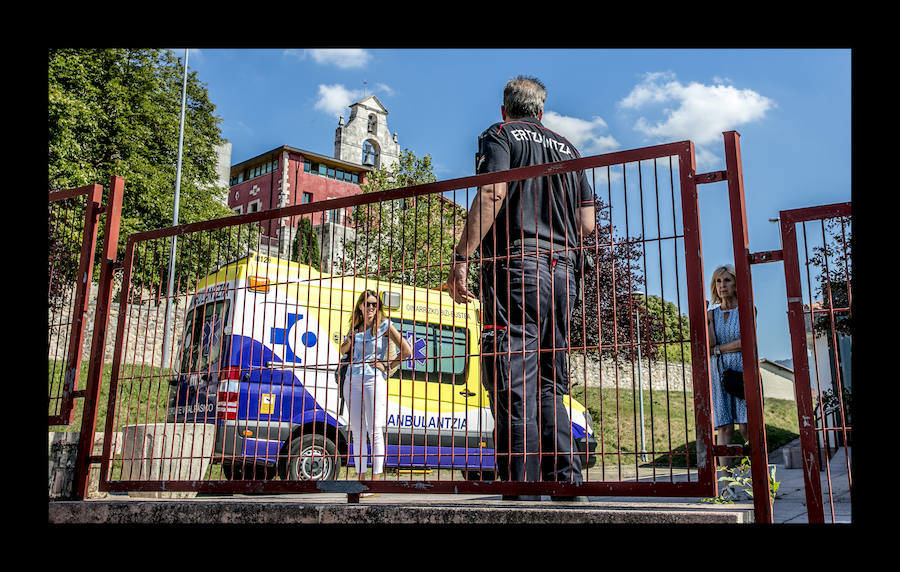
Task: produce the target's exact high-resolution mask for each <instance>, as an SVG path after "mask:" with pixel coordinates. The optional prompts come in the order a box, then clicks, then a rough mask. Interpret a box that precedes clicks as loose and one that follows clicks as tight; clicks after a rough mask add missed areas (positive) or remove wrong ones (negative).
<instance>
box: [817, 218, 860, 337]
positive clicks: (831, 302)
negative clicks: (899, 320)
mask: <svg viewBox="0 0 900 572" xmlns="http://www.w3.org/2000/svg"><path fill="white" fill-rule="evenodd" d="M822 224H823V228H822V234H823V236H824V238H823V244H822V246H816V247H814V248H813V249H812V251H813V255H812V256H811V257H810V259H809V266H810V267H811V269H812V270H813V272H814V273H815V274H816V285H815V290H814V295H815V296H816V298H817V300H819V301H821V303H822V308H823V309H826V310H828V309H832V308H833V309H834V310H835V311H834V314H833V318H834V321H833V324H832V315H831V314H828V313H822V314H817V315H816V319H815V321H814V323H815V329H816V331H817V332H819V333H821V332H826V333H829V334H828V335H827V336H826V337H827V339H828V344H829V346H830V345H831V344H832V338H831V335H830V332H831V328H832V325H833V326H834V329H835V331H836V332H837V333H839V334H843V335H845V336H851V335H852V330H853V328H852V318H851V315H850V312H849V311H847V310H844V308H849V307H850V292H851V286H850V285H851V283H852V277H853V256H852V248H851V245H852V241H853V235H852V226H851V217H837V218H831V219H827V220H826V221H824V222H823V223H822Z"/></svg>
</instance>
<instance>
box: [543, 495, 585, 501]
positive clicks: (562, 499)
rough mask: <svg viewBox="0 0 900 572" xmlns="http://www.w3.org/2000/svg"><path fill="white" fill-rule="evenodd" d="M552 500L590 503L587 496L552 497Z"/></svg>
mask: <svg viewBox="0 0 900 572" xmlns="http://www.w3.org/2000/svg"><path fill="white" fill-rule="evenodd" d="M550 500H552V501H560V502H590V500H589V499H588V498H587V497H586V496H583V495H578V496H571V497H566V496H551V497H550Z"/></svg>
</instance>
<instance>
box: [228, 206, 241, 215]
mask: <svg viewBox="0 0 900 572" xmlns="http://www.w3.org/2000/svg"><path fill="white" fill-rule="evenodd" d="M231 210H233V211H234V214H244V205H238V206H236V207H234V208H233V209H231Z"/></svg>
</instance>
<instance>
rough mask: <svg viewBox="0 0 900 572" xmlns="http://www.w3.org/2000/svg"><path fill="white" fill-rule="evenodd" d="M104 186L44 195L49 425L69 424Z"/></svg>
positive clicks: (79, 363) (78, 369)
mask: <svg viewBox="0 0 900 572" xmlns="http://www.w3.org/2000/svg"><path fill="white" fill-rule="evenodd" d="M102 200H103V187H102V186H100V185H89V186H85V187H80V188H77V189H68V190H64V191H55V192H51V193H50V194H49V205H50V206H49V212H48V220H49V224H48V229H47V230H48V238H49V252H48V281H47V282H48V294H47V299H48V303H49V305H50V309H49V311H48V317H49V322H50V323H49V328H48V329H49V350H48V358H49V372H48V373H49V387H48V401H49V424H50V425H68V424H69V423H71V422H72V415H73V404H74V403H73V402H74V398H73V395H74V392H75V391H76V390H77V384H78V376H79V372H80V371H81V352H82V346H83V343H84V328H85V323H84V320H85V316H86V314H87V311H88V301H89V298H88V297H89V294H90V286H91V275H92V273H93V264H94V248H95V246H94V245H95V243H96V241H97V221H98V219H99V217H100V210H101V209H100V204H101V202H102Z"/></svg>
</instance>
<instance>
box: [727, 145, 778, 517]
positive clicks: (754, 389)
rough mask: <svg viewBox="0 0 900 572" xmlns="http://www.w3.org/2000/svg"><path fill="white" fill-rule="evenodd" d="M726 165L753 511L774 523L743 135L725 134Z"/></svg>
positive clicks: (756, 515) (757, 515) (755, 514)
mask: <svg viewBox="0 0 900 572" xmlns="http://www.w3.org/2000/svg"><path fill="white" fill-rule="evenodd" d="M723 135H724V137H725V165H726V173H727V178H728V203H729V205H730V209H731V236H732V241H733V244H734V270H735V273H736V276H735V280H736V282H737V291H738V293H739V294H738V313H739V315H740V317H741V319H740V327H741V340H742V342H741V359H742V360H743V363H744V368H743V369H744V398H745V400H746V402H747V432H748V433H750V434H749V435H747V436H746V437H747V439H748V440H749V441H750V473H751V477H752V480H753V509H754V520H755V521H756V522H762V523H769V524H771V523H772V522H773V514H772V500H771V497H770V488H769V461H768V449H767V447H766V427H765V422H764V419H763V401H762V384H761V383H760V377H759V366H758V364H759V357H758V353H757V349H756V306H755V304H754V303H753V283H752V279H751V272H750V265H751V263H752V255H751V254H750V248H749V240H748V235H747V212H746V205H745V203H744V176H743V170H742V168H741V144H740V134H738V132H737V131H726V132H725V133H723Z"/></svg>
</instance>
